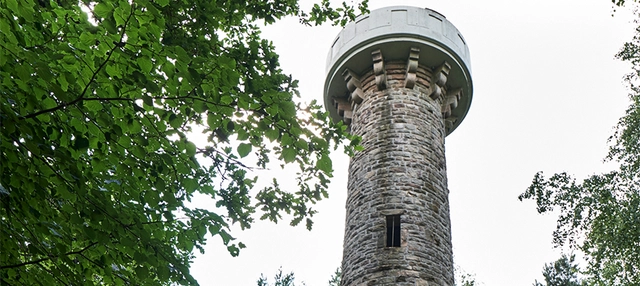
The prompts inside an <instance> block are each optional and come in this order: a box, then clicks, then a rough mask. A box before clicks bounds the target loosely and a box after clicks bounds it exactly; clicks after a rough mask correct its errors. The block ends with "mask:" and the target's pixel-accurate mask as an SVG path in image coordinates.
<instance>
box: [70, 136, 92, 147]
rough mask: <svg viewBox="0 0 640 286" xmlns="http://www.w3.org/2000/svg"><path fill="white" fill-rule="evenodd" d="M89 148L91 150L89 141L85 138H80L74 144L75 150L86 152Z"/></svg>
mask: <svg viewBox="0 0 640 286" xmlns="http://www.w3.org/2000/svg"><path fill="white" fill-rule="evenodd" d="M87 148H89V139H87V138H85V137H82V136H80V137H78V138H76V140H75V141H74V142H73V149H76V150H85V149H87Z"/></svg>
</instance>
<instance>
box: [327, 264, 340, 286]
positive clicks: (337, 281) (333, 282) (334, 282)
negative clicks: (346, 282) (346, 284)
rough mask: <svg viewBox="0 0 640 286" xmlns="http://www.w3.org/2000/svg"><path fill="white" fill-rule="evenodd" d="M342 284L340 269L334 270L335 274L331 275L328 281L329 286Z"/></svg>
mask: <svg viewBox="0 0 640 286" xmlns="http://www.w3.org/2000/svg"><path fill="white" fill-rule="evenodd" d="M341 282H342V268H340V267H338V268H336V272H334V273H333V274H331V278H330V279H329V286H340V283H341Z"/></svg>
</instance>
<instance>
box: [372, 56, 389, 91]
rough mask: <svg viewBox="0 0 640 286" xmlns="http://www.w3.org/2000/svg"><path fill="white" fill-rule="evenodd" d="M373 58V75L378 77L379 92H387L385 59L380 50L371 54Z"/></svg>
mask: <svg viewBox="0 0 640 286" xmlns="http://www.w3.org/2000/svg"><path fill="white" fill-rule="evenodd" d="M371 57H372V58H373V74H374V75H375V76H376V86H377V87H378V90H385V89H386V88H387V72H386V70H385V68H384V58H383V57H382V52H380V50H375V51H373V52H371Z"/></svg>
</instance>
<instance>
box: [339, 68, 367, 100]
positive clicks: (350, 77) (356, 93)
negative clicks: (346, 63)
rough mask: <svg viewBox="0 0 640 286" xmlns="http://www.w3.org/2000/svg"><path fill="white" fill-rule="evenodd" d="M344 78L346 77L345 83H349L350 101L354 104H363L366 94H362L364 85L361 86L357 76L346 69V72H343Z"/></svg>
mask: <svg viewBox="0 0 640 286" xmlns="http://www.w3.org/2000/svg"><path fill="white" fill-rule="evenodd" d="M342 76H343V77H344V82H346V83H347V89H348V90H349V101H351V102H352V104H359V103H360V102H362V99H363V98H364V93H363V92H362V84H360V79H358V77H357V75H356V74H355V73H353V72H352V71H351V70H349V69H345V70H344V72H342Z"/></svg>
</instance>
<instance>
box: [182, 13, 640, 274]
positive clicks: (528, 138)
mask: <svg viewBox="0 0 640 286" xmlns="http://www.w3.org/2000/svg"><path fill="white" fill-rule="evenodd" d="M306 2H310V1H306ZM392 5H411V6H418V7H428V8H430V9H433V10H436V11H438V12H440V13H442V14H443V15H445V16H446V17H447V19H449V21H451V22H452V23H453V24H454V25H455V26H456V27H457V28H458V30H460V32H461V33H462V34H463V36H464V37H465V39H466V41H467V43H468V45H469V49H470V52H471V63H472V76H473V83H474V94H473V102H472V104H471V109H470V111H469V114H468V115H467V117H466V118H465V120H464V122H463V123H462V124H461V125H460V127H458V128H457V129H456V130H455V132H453V134H451V135H450V136H448V137H447V139H446V154H447V167H448V179H449V190H450V203H451V221H452V232H453V233H452V235H453V250H454V256H455V258H454V260H455V262H456V264H458V265H459V266H460V267H462V269H464V270H465V271H466V272H469V273H474V274H475V275H476V280H477V281H478V282H481V283H483V284H484V285H491V286H512V285H531V284H532V283H533V282H534V280H535V279H538V280H541V279H542V275H541V270H542V267H543V265H544V263H547V262H551V261H554V260H556V259H557V258H558V257H559V250H556V249H553V247H552V244H551V233H552V231H553V230H554V228H555V219H556V218H555V217H554V216H551V215H539V214H537V213H536V210H535V205H534V203H533V202H529V201H527V202H519V201H518V200H517V196H518V195H519V194H520V193H522V192H523V191H524V190H525V189H526V188H527V186H528V185H529V183H530V182H531V179H532V178H533V175H534V174H535V173H536V172H537V171H545V173H546V174H552V173H553V172H562V171H567V172H569V173H570V174H574V175H576V176H578V177H580V178H583V177H585V176H588V175H590V174H593V173H596V172H601V171H603V170H607V166H606V165H604V164H603V163H602V159H603V158H604V157H605V155H606V152H607V142H606V140H607V138H608V137H609V136H610V135H611V134H612V130H613V129H612V128H613V126H614V125H615V123H616V122H617V120H618V118H619V117H620V116H622V114H623V112H624V109H625V108H626V106H627V96H626V94H627V91H626V89H625V87H624V85H623V82H622V76H623V75H624V74H625V73H627V72H628V71H630V69H629V66H628V65H627V64H624V63H621V62H619V61H617V60H615V59H614V58H613V57H614V54H615V53H616V52H617V51H618V50H619V48H620V47H621V46H622V44H623V43H624V42H625V41H627V40H630V39H631V37H632V32H633V28H634V26H633V25H632V24H631V23H629V22H630V19H631V18H632V17H631V13H630V12H629V11H626V10H624V9H622V10H621V11H619V12H617V13H616V14H615V17H611V15H612V8H611V3H610V1H608V0H538V1H531V0H529V1H514V0H509V1H508V0H484V1H477V0H437V1H436V0H434V1H408V0H407V1H381V0H371V3H370V8H371V10H374V9H377V8H381V7H385V6H392ZM619 10H620V9H619ZM339 31H340V28H338V27H329V26H324V27H315V28H308V27H303V26H301V25H299V24H298V23H297V19H286V20H284V21H281V22H279V23H278V24H276V25H274V26H272V27H269V28H268V29H266V30H265V32H264V36H265V37H266V38H268V39H270V40H273V41H274V44H275V45H276V51H277V52H278V53H279V54H280V55H281V58H280V60H281V64H282V67H283V69H284V70H285V72H287V73H291V74H292V75H293V76H294V78H297V79H299V80H300V91H301V93H302V96H303V100H306V101H309V100H311V99H317V100H318V101H319V102H322V92H323V84H324V77H325V74H324V72H325V60H326V55H327V52H328V50H329V47H330V45H331V43H332V41H333V39H334V37H335V36H336V35H337V34H338V32H339ZM333 159H334V168H335V177H334V179H333V182H332V184H331V192H330V198H329V199H328V200H324V201H322V202H320V203H319V204H318V205H317V209H318V210H319V211H320V213H319V214H317V215H316V216H315V225H314V229H313V230H312V231H311V232H309V231H307V230H306V229H305V228H304V226H298V227H295V228H294V227H290V226H289V225H288V222H283V223H280V224H278V225H275V224H273V223H269V222H260V223H256V224H255V225H254V226H253V227H252V228H251V229H250V230H246V231H235V232H234V233H233V235H235V236H236V237H237V238H238V241H242V242H243V243H245V244H246V245H247V246H248V248H246V249H243V250H242V251H241V253H240V256H239V257H235V258H234V257H231V256H230V255H229V254H228V252H227V251H226V248H225V247H223V245H222V243H221V240H220V239H219V238H217V237H216V238H214V239H211V240H210V241H209V244H208V245H207V247H206V249H207V252H206V254H205V255H199V257H198V258H197V259H196V261H195V263H194V264H193V266H192V273H193V275H194V276H195V277H196V278H197V279H198V281H199V282H200V284H201V285H241V286H242V285H256V280H257V279H258V278H259V277H260V274H261V273H264V274H265V275H266V276H267V277H268V278H270V280H271V281H272V280H273V278H272V277H273V275H274V274H275V273H276V271H277V269H278V268H279V267H280V266H282V268H283V270H284V271H285V272H289V271H293V272H295V274H296V277H297V278H296V280H297V281H298V282H302V281H304V282H305V283H306V285H308V286H323V285H327V280H328V279H329V277H330V275H331V274H332V273H333V271H334V270H335V268H336V267H338V266H339V265H340V262H341V260H342V238H343V228H344V203H345V200H346V190H347V188H346V185H347V184H346V183H347V175H346V174H347V167H348V162H349V158H348V157H347V156H346V155H344V154H342V153H341V152H335V154H334V156H333ZM275 171H276V172H278V173H277V174H286V173H285V172H282V171H279V170H275ZM280 177H281V178H280V179H281V180H283V181H286V179H287V178H286V175H285V176H280ZM290 183H293V182H290ZM199 203H201V204H202V205H206V203H205V201H204V200H203V201H199ZM211 207H213V206H211Z"/></svg>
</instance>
